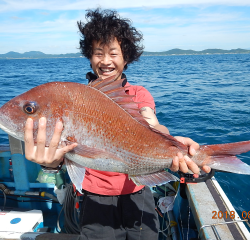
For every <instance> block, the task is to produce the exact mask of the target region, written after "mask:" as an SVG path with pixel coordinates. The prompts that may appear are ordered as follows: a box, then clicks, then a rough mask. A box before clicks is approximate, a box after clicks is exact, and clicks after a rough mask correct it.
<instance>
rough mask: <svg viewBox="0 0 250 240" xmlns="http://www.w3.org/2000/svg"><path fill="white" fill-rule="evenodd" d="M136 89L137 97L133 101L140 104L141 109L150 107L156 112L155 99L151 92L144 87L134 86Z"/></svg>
mask: <svg viewBox="0 0 250 240" xmlns="http://www.w3.org/2000/svg"><path fill="white" fill-rule="evenodd" d="M134 87H135V95H136V96H135V97H134V99H133V100H134V101H135V102H138V107H139V109H141V108H143V107H150V108H151V109H153V110H154V111H155V102H154V98H153V97H152V95H151V94H150V92H149V91H148V90H147V89H146V88H144V87H142V86H134Z"/></svg>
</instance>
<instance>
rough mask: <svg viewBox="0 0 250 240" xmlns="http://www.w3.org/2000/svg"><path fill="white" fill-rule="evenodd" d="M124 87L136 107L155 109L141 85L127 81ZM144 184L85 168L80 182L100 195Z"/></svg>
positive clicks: (111, 193)
mask: <svg viewBox="0 0 250 240" xmlns="http://www.w3.org/2000/svg"><path fill="white" fill-rule="evenodd" d="M125 87H128V88H127V89H126V93H127V94H129V95H135V97H133V101H134V102H139V104H138V107H139V109H141V108H142V107H150V108H152V109H155V103H154V99H153V97H152V96H151V94H150V93H149V91H148V90H146V89H145V88H144V87H142V86H133V85H130V84H129V83H128V82H127V83H126V85H125ZM143 187H144V186H136V185H135V184H134V182H133V181H132V180H129V179H128V175H127V174H124V173H117V172H104V171H99V170H93V169H90V168H86V174H85V178H84V180H83V183H82V188H83V189H84V190H87V191H89V192H92V193H96V194H100V195H110V196H114V195H123V194H129V193H133V192H137V191H139V190H141V189H142V188H143Z"/></svg>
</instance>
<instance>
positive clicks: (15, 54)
mask: <svg viewBox="0 0 250 240" xmlns="http://www.w3.org/2000/svg"><path fill="white" fill-rule="evenodd" d="M249 53H250V50H248V49H241V48H237V49H231V50H223V49H205V50H202V51H194V50H182V49H179V48H175V49H172V50H168V51H164V52H146V51H145V52H143V54H142V56H169V55H207V54H249ZM80 57H83V56H82V55H81V54H80V53H66V54H45V53H43V52H39V51H30V52H25V53H18V52H12V51H11V52H8V53H5V54H0V59H29V58H30V59H32V58H80Z"/></svg>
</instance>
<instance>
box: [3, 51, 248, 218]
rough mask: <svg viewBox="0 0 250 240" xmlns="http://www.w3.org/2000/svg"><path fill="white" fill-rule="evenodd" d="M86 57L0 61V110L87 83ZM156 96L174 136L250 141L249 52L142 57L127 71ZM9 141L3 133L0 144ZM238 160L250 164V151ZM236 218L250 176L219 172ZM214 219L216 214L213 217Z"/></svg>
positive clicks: (204, 141) (209, 140)
mask: <svg viewBox="0 0 250 240" xmlns="http://www.w3.org/2000/svg"><path fill="white" fill-rule="evenodd" d="M90 70H91V69H90V66H89V62H88V60H87V59H85V58H62V59H11V60H0V90H1V94H0V106H2V105H3V104H4V103H5V102H7V101H8V100H10V99H11V98H13V97H15V96H17V95H18V94H21V93H23V92H25V91H27V90H29V89H30V88H32V87H35V86H37V85H40V84H43V83H46V82H52V81H71V82H80V83H87V80H86V79H85V74H86V72H88V71H90ZM125 73H126V75H127V77H128V80H129V82H130V83H131V84H137V85H142V86H144V87H146V88H147V89H148V90H149V91H150V92H151V94H152V95H153V97H154V99H155V103H156V112H157V117H158V119H159V122H160V123H161V124H163V125H165V126H167V127H168V128H169V130H170V133H171V135H174V136H187V137H190V138H192V139H193V140H195V141H196V142H198V143H199V144H218V143H228V142H237V141H246V140H250V129H249V126H250V81H249V79H250V54H227V55H226V54H224V55H196V56H191V55H190V56H189V55H183V56H154V57H153V56H152V57H151V56H150V57H149V56H148V57H146V56H144V57H141V59H140V61H139V62H136V63H134V64H132V65H130V66H129V67H128V70H127V71H126V72H125ZM3 143H8V140H7V135H6V134H5V133H4V132H3V131H2V130H0V144H3ZM240 159H241V160H242V161H244V162H246V163H247V164H249V165H250V152H249V153H245V154H242V155H241V156H240ZM215 176H216V178H217V180H218V181H219V183H220V185H221V186H222V188H223V190H224V191H225V193H226V195H227V196H228V198H229V200H230V201H231V202H232V204H233V206H234V207H235V209H236V210H237V211H238V214H239V215H240V216H241V215H242V212H243V211H246V212H249V211H250V187H249V183H250V176H249V175H248V176H246V175H239V174H232V173H216V175H215ZM211 217H212V213H211Z"/></svg>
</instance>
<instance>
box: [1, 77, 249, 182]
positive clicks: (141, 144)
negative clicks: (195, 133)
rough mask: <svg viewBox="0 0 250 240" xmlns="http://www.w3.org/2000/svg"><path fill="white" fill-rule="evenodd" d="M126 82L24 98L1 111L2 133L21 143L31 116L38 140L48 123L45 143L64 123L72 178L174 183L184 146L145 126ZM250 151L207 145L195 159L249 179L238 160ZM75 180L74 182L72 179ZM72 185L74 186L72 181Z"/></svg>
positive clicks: (47, 87) (60, 86) (66, 85)
mask: <svg viewBox="0 0 250 240" xmlns="http://www.w3.org/2000/svg"><path fill="white" fill-rule="evenodd" d="M121 85H122V80H116V81H114V78H113V77H110V78H108V79H105V80H102V79H98V80H96V81H94V82H93V83H92V84H90V85H83V84H78V83H72V82H51V83H46V84H43V85H40V86H38V87H35V88H33V89H31V90H29V91H28V92H26V93H23V94H21V95H19V96H17V97H15V98H13V99H12V100H10V101H9V102H7V103H6V104H5V105H3V106H2V107H1V108H0V128H2V129H3V130H4V131H6V132H7V133H8V134H10V135H12V136H14V137H16V138H18V139H20V140H23V138H24V126H25V122H26V120H27V118H28V117H31V118H32V119H33V120H34V139H36V134H37V126H38V120H39V118H41V117H46V118H47V143H49V142H50V140H51V137H52V135H53V131H54V127H55V123H56V122H57V121H58V120H61V121H62V122H63V126H64V129H63V133H62V137H61V141H65V142H77V143H78V146H77V147H76V148H75V150H74V151H72V152H70V153H67V154H66V157H67V158H68V159H69V160H70V161H71V162H68V163H67V164H68V166H70V167H69V168H68V170H69V173H70V176H71V178H73V179H74V178H75V176H74V175H79V176H80V175H82V172H81V171H80V172H78V170H79V169H80V168H81V166H84V167H89V168H92V169H97V170H103V171H113V172H121V173H126V174H129V176H130V177H131V178H132V179H133V180H134V181H135V183H137V184H146V185H149V186H152V185H155V184H163V183H165V182H167V181H169V180H173V179H175V177H174V176H173V175H171V174H170V173H167V172H166V171H164V169H165V168H169V167H170V166H171V163H172V159H173V157H174V156H176V154H177V152H179V151H181V152H182V153H183V154H184V155H187V154H188V149H187V147H186V146H185V145H183V144H182V143H180V142H178V141H177V140H176V139H175V138H174V137H172V136H171V135H166V134H162V133H160V132H158V131H156V130H154V129H152V128H150V126H149V125H148V124H147V122H146V121H145V120H144V119H143V117H142V116H141V115H140V113H139V109H138V107H137V104H136V103H134V102H133V101H132V97H133V96H129V95H127V94H126V93H125V89H124V88H123V87H122V86H121ZM247 151H250V141H246V142H239V143H230V144H219V145H204V146H201V148H200V150H199V151H198V152H197V154H196V155H195V156H194V157H193V161H195V163H197V165H198V166H203V165H209V166H211V167H212V168H215V169H219V170H224V171H230V172H234V173H241V174H250V167H249V166H248V165H247V164H245V163H243V162H241V161H240V160H239V159H237V158H236V157H235V156H234V155H237V154H241V153H243V152H247ZM72 181H73V180H72ZM79 181H82V179H81V180H80V179H79ZM73 182H74V181H73Z"/></svg>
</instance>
